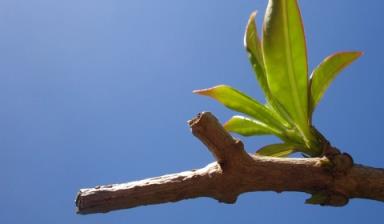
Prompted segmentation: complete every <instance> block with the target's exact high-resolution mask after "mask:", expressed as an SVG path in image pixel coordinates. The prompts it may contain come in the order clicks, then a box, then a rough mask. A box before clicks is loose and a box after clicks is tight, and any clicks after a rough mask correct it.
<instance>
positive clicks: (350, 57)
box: [310, 51, 362, 112]
mask: <svg viewBox="0 0 384 224" xmlns="http://www.w3.org/2000/svg"><path fill="white" fill-rule="evenodd" d="M361 54H362V53H361V52H357V51H353V52H340V53H336V54H333V55H331V56H329V57H327V58H325V59H324V61H323V62H321V64H320V65H319V66H317V67H316V68H315V69H314V70H313V72H312V75H311V80H310V89H311V98H310V110H311V112H313V111H314V110H315V108H316V105H317V104H318V103H319V101H320V100H321V98H322V97H323V95H324V93H325V91H326V90H327V88H328V87H329V85H330V84H331V83H332V81H333V80H334V79H335V78H336V76H337V75H338V74H339V73H340V72H341V71H342V70H343V69H344V68H345V67H347V66H348V65H349V64H351V63H352V62H353V61H354V60H356V59H357V58H359V57H360V56H361Z"/></svg>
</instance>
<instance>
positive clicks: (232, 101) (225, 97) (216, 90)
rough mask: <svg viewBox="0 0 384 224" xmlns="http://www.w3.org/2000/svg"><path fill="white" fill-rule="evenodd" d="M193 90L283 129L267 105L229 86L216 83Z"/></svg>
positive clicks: (271, 125)
mask: <svg viewBox="0 0 384 224" xmlns="http://www.w3.org/2000/svg"><path fill="white" fill-rule="evenodd" d="M193 92H194V93H197V94H200V95H204V96H209V97H212V98H213V99H215V100H217V101H219V102H220V103H222V104H224V106H226V107H228V108H229V109H232V110H234V111H238V112H240V113H244V114H247V115H249V116H251V117H254V118H256V119H257V120H259V121H261V122H263V123H265V124H266V125H268V126H270V127H274V128H276V129H280V130H281V129H283V130H284V128H285V127H284V126H283V125H282V124H281V123H280V122H279V121H278V120H277V119H276V118H275V117H274V113H272V112H271V111H270V110H269V109H268V108H267V107H265V106H264V105H263V104H261V103H259V102H258V101H256V100H255V99H253V98H251V97H249V96H247V95H245V94H244V93H242V92H240V91H239V90H236V89H234V88H232V87H230V86H227V85H218V86H215V87H212V88H209V89H202V90H195V91H193Z"/></svg>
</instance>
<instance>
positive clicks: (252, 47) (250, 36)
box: [244, 12, 291, 126]
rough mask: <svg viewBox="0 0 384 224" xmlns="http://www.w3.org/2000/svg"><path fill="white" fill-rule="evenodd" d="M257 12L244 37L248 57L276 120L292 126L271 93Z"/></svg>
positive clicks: (249, 22)
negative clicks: (257, 24) (256, 20)
mask: <svg viewBox="0 0 384 224" xmlns="http://www.w3.org/2000/svg"><path fill="white" fill-rule="evenodd" d="M256 14H257V12H253V13H252V14H251V16H250V17H249V20H248V24H247V28H246V31H245V35H244V46H245V49H246V50H247V52H248V57H249V60H250V62H251V65H252V68H253V70H254V72H255V74H256V78H257V81H258V82H259V84H260V86H261V89H262V90H263V92H264V94H265V96H266V99H267V102H268V104H267V105H271V107H270V110H271V111H273V112H274V113H276V118H278V119H279V120H280V122H282V123H283V124H284V125H285V126H291V124H290V122H289V120H290V118H289V117H287V113H285V111H284V110H285V109H284V108H282V107H281V106H280V105H279V102H278V101H277V100H275V99H274V97H273V96H272V94H271V93H270V90H269V87H268V82H267V77H266V73H265V67H264V58H263V52H262V49H261V43H260V39H259V36H258V33H257V27H256V22H255V17H256Z"/></svg>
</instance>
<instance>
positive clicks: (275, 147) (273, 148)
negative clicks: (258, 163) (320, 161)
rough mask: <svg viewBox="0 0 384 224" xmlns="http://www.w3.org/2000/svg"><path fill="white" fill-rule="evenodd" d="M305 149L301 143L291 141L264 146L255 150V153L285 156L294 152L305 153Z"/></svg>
mask: <svg viewBox="0 0 384 224" xmlns="http://www.w3.org/2000/svg"><path fill="white" fill-rule="evenodd" d="M307 151H308V150H307V149H306V148H304V146H302V145H297V144H292V143H280V144H272V145H267V146H264V147H262V148H261V149H259V150H257V152H256V155H260V156H273V157H286V156H288V155H290V154H292V153H295V152H304V153H307Z"/></svg>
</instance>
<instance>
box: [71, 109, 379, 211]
mask: <svg viewBox="0 0 384 224" xmlns="http://www.w3.org/2000/svg"><path fill="white" fill-rule="evenodd" d="M189 124H190V127H191V129H192V133H193V134H194V135H195V136H196V137H197V138H199V139H200V140H201V141H202V142H203V143H204V144H205V145H206V146H207V147H208V149H209V150H210V151H211V152H212V154H213V155H214V157H215V158H216V159H217V162H214V163H211V164H208V165H207V166H206V167H204V168H201V169H197V170H191V171H185V172H181V173H175V174H169V175H165V176H160V177H155V178H149V179H144V180H140V181H133V182H128V183H124V184H113V185H104V186H97V187H95V188H86V189H81V190H80V192H79V193H78V195H77V198H76V206H77V212H78V213H80V214H87V213H97V212H108V211H112V210H117V209H124V208H132V207H137V206H141V205H149V204H159V203H167V202H176V201H180V200H184V199H190V198H197V197H210V198H214V199H217V200H218V201H220V202H225V203H234V202H235V201H236V198H237V197H238V195H240V194H242V193H245V192H253V191H276V192H283V191H297V192H306V193H310V194H312V195H313V197H312V198H311V199H309V200H307V203H314V204H321V205H331V206H342V205H344V204H346V203H347V202H348V200H349V199H351V198H365V199H372V200H377V201H384V170H383V169H378V168H372V167H367V166H362V165H357V164H353V162H352V159H351V158H350V157H349V156H348V155H345V154H339V155H334V157H333V158H327V157H322V158H274V157H263V156H255V155H250V154H248V153H246V151H245V150H244V147H243V144H242V143H241V141H239V140H236V139H234V138H232V136H231V135H230V134H229V133H228V132H226V131H225V129H224V128H223V127H222V126H221V124H220V123H219V122H218V120H217V119H216V118H215V117H214V116H213V115H212V114H211V113H209V112H203V113H200V114H199V115H198V116H197V117H196V118H194V119H192V120H191V121H189ZM338 156H339V157H338ZM330 164H331V166H330ZM330 167H331V168H330ZM335 167H336V168H335ZM336 171H337V172H336Z"/></svg>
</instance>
